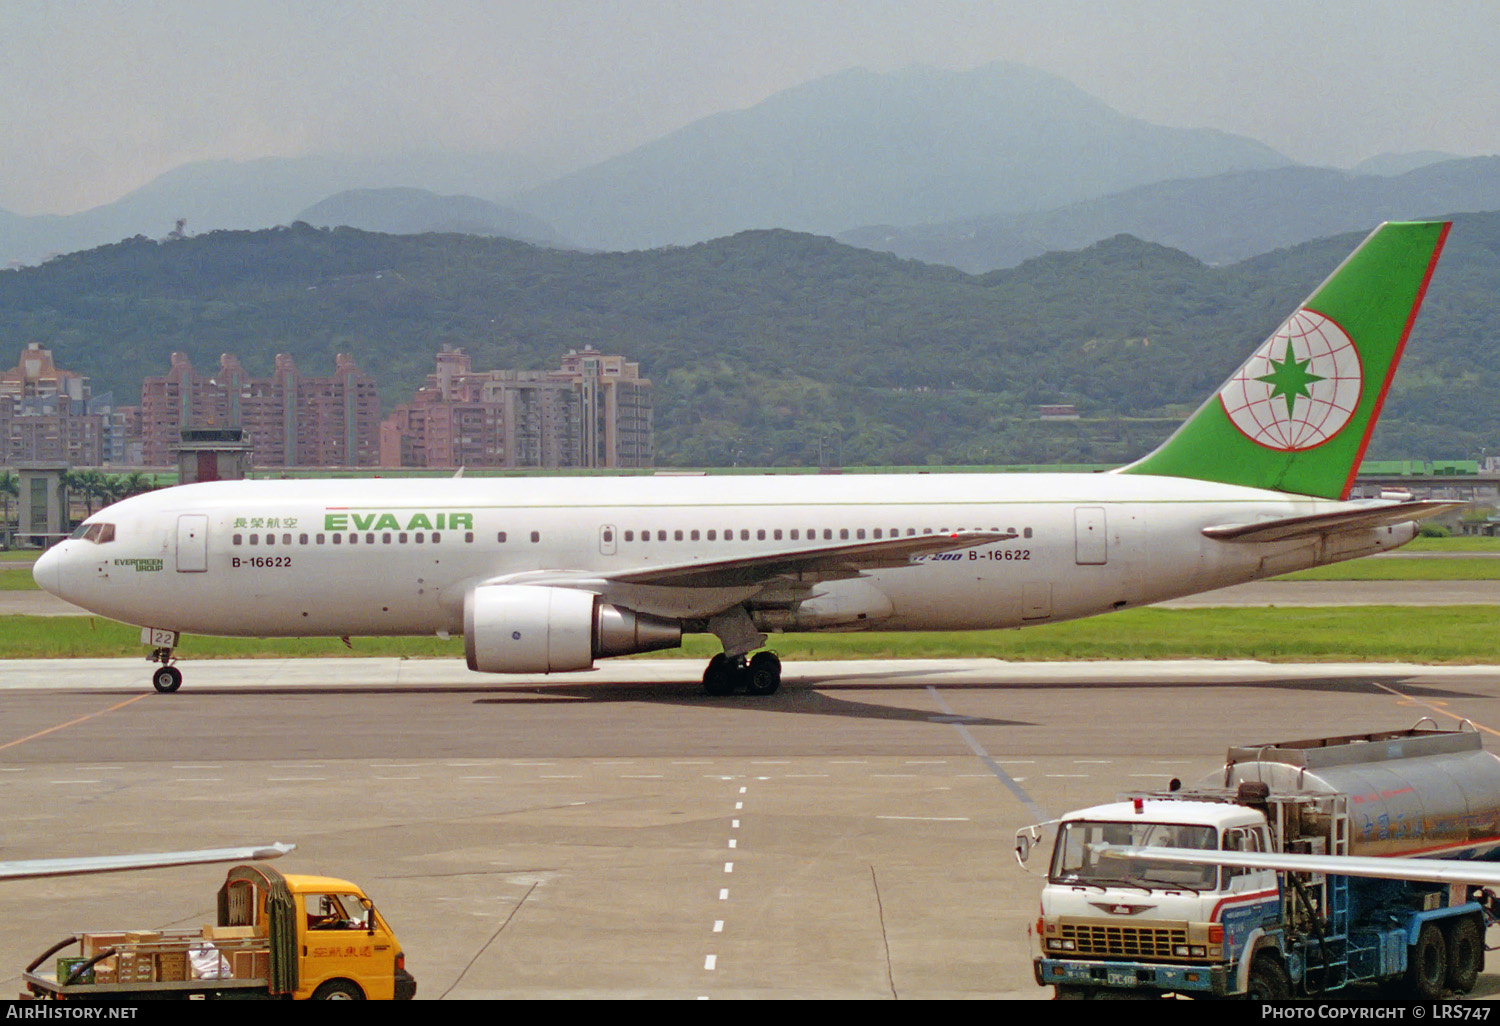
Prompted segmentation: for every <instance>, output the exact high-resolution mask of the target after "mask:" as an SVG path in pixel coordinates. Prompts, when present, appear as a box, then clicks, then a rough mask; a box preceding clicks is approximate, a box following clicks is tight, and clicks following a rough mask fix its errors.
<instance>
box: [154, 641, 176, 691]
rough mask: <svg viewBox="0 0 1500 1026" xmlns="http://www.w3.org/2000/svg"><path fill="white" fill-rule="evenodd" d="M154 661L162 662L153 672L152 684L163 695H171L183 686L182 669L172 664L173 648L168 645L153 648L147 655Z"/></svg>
mask: <svg viewBox="0 0 1500 1026" xmlns="http://www.w3.org/2000/svg"><path fill="white" fill-rule="evenodd" d="M146 658H147V660H148V661H150V662H153V663H161V666H159V667H158V668H157V669H156V670H155V671H154V672H152V674H151V686H152V687H154V688H155V689H156V690H157V691H158V692H160V693H161V694H163V695H170V694H171V693H172V692H174V691H176V690H177V689H178V688H180V687H182V671H181V670H179V669H178V668H177V667H175V666H173V665H172V648H171V646H166V647H163V648H157V649H154V650H152V652H151V654H150V655H149V656H147V657H146Z"/></svg>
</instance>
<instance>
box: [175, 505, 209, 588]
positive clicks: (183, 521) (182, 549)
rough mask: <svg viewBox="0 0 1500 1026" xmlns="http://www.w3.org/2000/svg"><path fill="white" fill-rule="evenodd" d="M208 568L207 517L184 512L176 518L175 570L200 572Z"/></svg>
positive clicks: (201, 514)
mask: <svg viewBox="0 0 1500 1026" xmlns="http://www.w3.org/2000/svg"><path fill="white" fill-rule="evenodd" d="M207 569H208V517H207V515H205V514H203V513H184V514H183V515H182V516H180V517H178V518H177V572H178V573H180V574H201V573H203V572H204V571H205V570H207Z"/></svg>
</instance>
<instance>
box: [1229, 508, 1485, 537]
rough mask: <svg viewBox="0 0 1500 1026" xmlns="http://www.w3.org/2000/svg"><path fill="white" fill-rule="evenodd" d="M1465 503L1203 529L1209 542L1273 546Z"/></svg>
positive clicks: (1434, 512) (1355, 511)
mask: <svg viewBox="0 0 1500 1026" xmlns="http://www.w3.org/2000/svg"><path fill="white" fill-rule="evenodd" d="M1467 505H1468V503H1466V502H1445V501H1442V500H1439V499H1424V500H1421V501H1419V502H1399V503H1395V504H1393V505H1382V506H1368V507H1365V508H1362V509H1351V510H1340V511H1338V512H1335V513H1312V514H1309V515H1307V516H1301V517H1282V518H1280V519H1278V520H1262V521H1259V522H1257V523H1253V524H1220V525H1216V526H1214V527H1205V528H1204V529H1203V533H1204V534H1205V535H1207V536H1208V537H1210V538H1215V539H1218V540H1219V541H1227V542H1275V541H1286V540H1287V539H1289V538H1315V537H1317V536H1318V535H1321V534H1337V533H1339V532H1341V531H1359V530H1365V529H1368V528H1372V527H1386V526H1388V525H1390V524H1404V523H1407V522H1409V521H1412V520H1425V519H1427V518H1428V517H1435V516H1437V515H1438V514H1440V513H1447V512H1448V511H1449V510H1454V509H1462V508H1463V507H1464V506H1467Z"/></svg>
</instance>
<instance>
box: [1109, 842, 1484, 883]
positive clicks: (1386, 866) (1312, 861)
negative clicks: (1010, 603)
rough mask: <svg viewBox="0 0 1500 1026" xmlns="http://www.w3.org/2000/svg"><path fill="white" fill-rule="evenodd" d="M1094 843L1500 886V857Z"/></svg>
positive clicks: (1186, 856)
mask: <svg viewBox="0 0 1500 1026" xmlns="http://www.w3.org/2000/svg"><path fill="white" fill-rule="evenodd" d="M1092 847H1093V850H1094V852H1095V854H1098V855H1113V856H1119V857H1121V858H1140V859H1150V860H1151V861H1153V862H1180V863H1186V864H1188V865H1194V866H1203V865H1209V866H1243V867H1245V868H1248V869H1279V870H1282V871H1284V872H1290V873H1325V874H1328V875H1330V876H1372V877H1378V878H1380V879H1383V880H1418V881H1421V882H1423V883H1444V884H1446V883H1459V884H1475V885H1478V886H1482V887H1496V886H1500V863H1495V862H1478V861H1473V860H1467V859H1426V858H1395V857H1389V858H1380V857H1376V856H1369V855H1288V854H1275V853H1273V852H1242V851H1198V850H1194V849H1190V848H1134V847H1128V846H1125V845H1114V844H1096V845H1093V846H1092Z"/></svg>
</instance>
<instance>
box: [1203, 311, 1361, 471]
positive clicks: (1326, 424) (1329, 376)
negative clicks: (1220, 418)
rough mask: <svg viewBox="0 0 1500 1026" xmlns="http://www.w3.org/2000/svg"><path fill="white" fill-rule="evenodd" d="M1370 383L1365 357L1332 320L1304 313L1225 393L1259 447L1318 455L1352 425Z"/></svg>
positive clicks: (1227, 407) (1237, 421) (1229, 410)
mask: <svg viewBox="0 0 1500 1026" xmlns="http://www.w3.org/2000/svg"><path fill="white" fill-rule="evenodd" d="M1363 383H1364V375H1363V374H1362V373H1361V369H1360V362H1359V351H1358V350H1357V349H1355V348H1354V342H1353V341H1352V340H1351V339H1350V338H1349V336H1348V335H1347V334H1345V333H1344V329H1343V328H1340V327H1339V326H1338V325H1337V324H1335V323H1334V322H1333V321H1332V320H1330V319H1329V318H1327V317H1324V316H1323V315H1322V314H1320V313H1317V312H1316V311H1313V310H1309V309H1307V308H1306V307H1304V308H1303V309H1301V310H1298V311H1297V312H1296V313H1294V314H1292V316H1291V317H1289V318H1288V319H1287V321H1286V323H1285V324H1283V325H1282V326H1281V327H1280V328H1278V329H1277V330H1276V333H1275V334H1274V335H1272V336H1271V337H1270V338H1268V339H1266V341H1265V342H1264V343H1262V344H1261V347H1260V348H1259V349H1257V350H1256V351H1255V355H1254V356H1252V357H1250V359H1249V360H1247V361H1246V362H1245V365H1244V366H1243V367H1241V368H1240V369H1239V370H1238V371H1236V372H1235V375H1234V377H1232V378H1230V379H1229V383H1228V384H1226V385H1225V386H1224V387H1223V388H1222V389H1220V390H1219V401H1220V402H1221V403H1223V404H1224V412H1225V413H1226V414H1228V415H1229V419H1230V421H1231V422H1233V424H1234V426H1235V427H1237V428H1239V430H1240V431H1241V432H1242V433H1243V434H1244V435H1245V437H1246V438H1249V439H1250V440H1251V441H1252V442H1254V443H1256V444H1257V445H1263V446H1265V447H1266V448H1267V449H1276V450H1279V451H1282V452H1295V451H1297V450H1299V449H1312V448H1316V447H1317V446H1320V445H1322V444H1323V443H1324V442H1327V441H1328V440H1329V439H1331V438H1332V437H1333V436H1334V435H1336V434H1338V433H1339V431H1340V430H1342V429H1343V427H1344V425H1345V424H1347V423H1349V418H1351V417H1353V416H1354V410H1355V407H1357V406H1358V405H1359V396H1360V392H1361V389H1362V386H1363Z"/></svg>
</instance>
